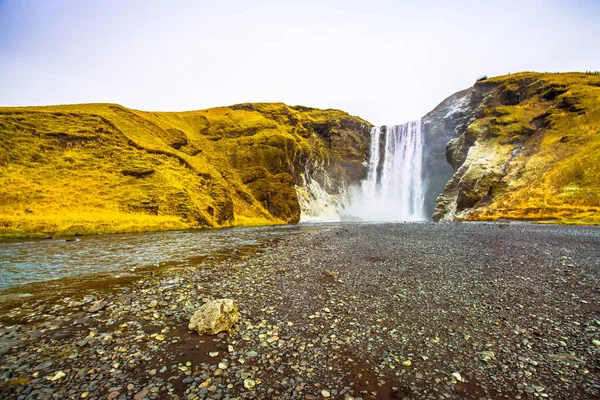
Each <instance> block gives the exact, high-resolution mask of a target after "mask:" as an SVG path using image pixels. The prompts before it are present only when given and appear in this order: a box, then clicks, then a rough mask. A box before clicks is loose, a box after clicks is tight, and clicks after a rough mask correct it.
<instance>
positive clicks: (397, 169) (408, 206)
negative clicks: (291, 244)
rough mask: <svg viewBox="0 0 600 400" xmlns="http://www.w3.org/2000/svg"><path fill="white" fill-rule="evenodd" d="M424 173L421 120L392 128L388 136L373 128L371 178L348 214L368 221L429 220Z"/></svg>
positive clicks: (354, 196)
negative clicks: (426, 210)
mask: <svg viewBox="0 0 600 400" xmlns="http://www.w3.org/2000/svg"><path fill="white" fill-rule="evenodd" d="M382 141H383V142H382ZM382 150H383V151H382ZM382 158H383V159H382ZM422 171H423V138H422V136H421V121H420V120H419V121H412V122H407V123H405V124H402V125H393V126H388V127H387V128H386V129H385V135H384V134H383V129H382V128H381V127H376V128H373V129H372V130H371V156H370V160H369V165H368V174H367V179H366V180H365V181H363V182H362V185H361V187H360V189H359V190H354V191H353V193H351V202H350V205H349V206H348V207H347V208H346V210H345V214H347V215H349V216H353V217H358V218H360V219H361V220H364V221H425V220H426V219H427V218H426V217H425V213H424V188H423V179H422Z"/></svg>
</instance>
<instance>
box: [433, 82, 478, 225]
mask: <svg viewBox="0 0 600 400" xmlns="http://www.w3.org/2000/svg"><path fill="white" fill-rule="evenodd" d="M471 93H472V89H466V90H463V91H460V92H458V93H455V94H453V95H452V96H450V97H448V98H447V99H446V100H444V101H443V102H442V103H440V105H438V106H437V107H436V108H435V109H434V110H433V111H431V112H430V113H428V114H427V115H426V116H425V117H423V118H422V123H423V126H422V130H423V140H424V143H423V180H424V184H425V214H426V215H428V216H431V215H432V214H433V212H434V209H435V205H436V200H437V198H438V196H439V195H440V194H441V193H442V191H443V190H444V186H445V185H446V183H448V181H449V180H450V179H451V178H452V175H453V174H454V172H455V170H456V168H454V169H453V165H451V163H448V159H447V144H448V143H449V142H450V143H456V142H457V141H458V138H459V137H460V136H461V134H462V133H463V132H464V130H465V129H466V127H467V126H468V124H469V123H470V120H471V118H472V115H471V114H472V113H471V109H470V107H471Z"/></svg>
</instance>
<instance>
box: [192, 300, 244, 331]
mask: <svg viewBox="0 0 600 400" xmlns="http://www.w3.org/2000/svg"><path fill="white" fill-rule="evenodd" d="M239 319H240V312H239V310H238V307H237V304H236V303H235V301H233V300H231V299H220V300H211V301H209V302H208V303H206V304H204V305H203V306H202V307H200V309H199V310H198V311H196V312H195V313H194V315H193V316H192V318H191V319H190V323H189V325H188V328H189V329H190V330H195V331H197V332H198V333H200V334H203V335H216V334H217V333H219V332H227V333H231V331H232V330H233V326H234V325H235V324H236V323H237V322H238V320H239Z"/></svg>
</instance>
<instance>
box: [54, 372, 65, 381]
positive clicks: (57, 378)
mask: <svg viewBox="0 0 600 400" xmlns="http://www.w3.org/2000/svg"><path fill="white" fill-rule="evenodd" d="M66 375H67V374H65V373H64V372H62V371H58V372H57V373H56V375H54V376H53V377H52V379H50V380H51V381H57V380H59V379H62V378H64V377H65V376H66Z"/></svg>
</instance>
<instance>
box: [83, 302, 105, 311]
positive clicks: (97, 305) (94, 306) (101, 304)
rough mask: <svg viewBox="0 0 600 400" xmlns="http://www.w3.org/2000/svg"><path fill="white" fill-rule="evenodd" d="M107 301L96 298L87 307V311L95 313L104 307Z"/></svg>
mask: <svg viewBox="0 0 600 400" xmlns="http://www.w3.org/2000/svg"><path fill="white" fill-rule="evenodd" d="M107 304H108V303H107V302H106V301H104V300H98V301H97V302H95V303H94V304H92V306H91V307H90V308H89V309H88V312H91V313H96V312H98V311H100V310H102V309H103V308H104V307H106V305H107Z"/></svg>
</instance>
